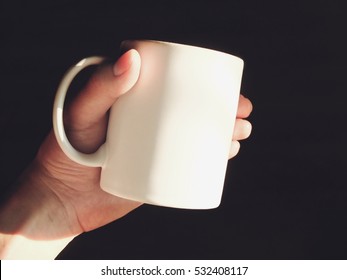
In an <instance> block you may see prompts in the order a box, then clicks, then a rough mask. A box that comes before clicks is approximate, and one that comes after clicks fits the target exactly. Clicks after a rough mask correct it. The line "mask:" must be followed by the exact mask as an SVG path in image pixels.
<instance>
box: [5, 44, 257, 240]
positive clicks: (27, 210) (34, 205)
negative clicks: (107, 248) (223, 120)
mask: <svg viewBox="0 0 347 280" xmlns="http://www.w3.org/2000/svg"><path fill="white" fill-rule="evenodd" d="M140 64H141V61H140V56H139V54H138V53H137V52H136V51H135V50H130V51H128V52H127V53H125V54H124V55H123V56H122V57H121V58H120V59H119V60H118V61H117V62H116V64H115V65H114V66H111V65H108V66H104V67H102V68H100V69H99V70H98V71H97V72H96V73H95V74H94V75H93V76H92V78H91V79H90V81H89V82H88V84H87V85H86V87H85V88H84V89H83V90H82V91H81V92H80V94H79V95H78V96H77V98H76V99H75V100H74V101H73V102H72V103H71V104H70V106H69V108H68V109H66V111H65V115H64V118H65V128H66V132H67V134H68V137H69V139H70V142H71V143H72V145H74V146H75V147H76V148H77V149H78V150H80V151H82V152H84V153H91V152H94V151H96V150H97V149H98V147H99V146H100V145H101V144H102V143H103V142H104V141H105V135H106V127H107V120H108V115H107V112H108V110H109V108H110V107H111V106H112V104H113V103H114V102H116V100H117V98H118V97H119V96H121V95H122V94H124V93H125V92H127V91H128V90H129V89H130V88H131V87H132V86H133V85H134V84H135V82H136V81H137V79H138V75H139V71H140ZM251 111H252V104H251V102H250V101H249V100H248V99H247V98H245V97H243V96H242V95H241V96H240V101H239V107H238V112H237V120H236V123H235V129H234V135H233V139H231V148H230V157H233V156H235V155H236V154H237V153H238V151H239V148H240V144H239V140H242V139H245V138H247V137H248V136H249V135H250V132H251V124H250V123H249V122H248V121H246V120H244V118H246V117H248V116H249V114H250V113H251ZM99 181H100V168H92V167H86V166H82V165H80V164H77V163H75V162H73V161H71V160H70V159H69V158H67V156H66V155H65V154H64V153H63V152H62V150H61V149H60V147H59V145H58V143H57V142H56V139H55V137H54V134H53V132H51V133H50V134H49V135H48V137H47V138H46V140H45V141H44V143H43V144H42V145H41V147H40V150H39V152H38V154H37V157H36V159H35V161H34V162H33V164H32V165H31V166H30V167H29V169H28V171H27V172H26V173H25V174H24V175H23V177H22V180H21V182H20V183H19V190H18V191H17V192H16V193H15V195H14V196H13V198H12V199H11V200H10V201H9V203H8V204H7V207H5V211H4V212H3V217H5V218H2V219H1V223H0V229H1V231H2V232H6V233H10V234H12V233H15V232H20V233H21V234H22V235H24V236H27V237H28V238H32V239H45V240H47V239H56V238H62V237H67V236H75V235H78V234H80V233H82V232H86V231H90V230H93V229H95V228H98V227H100V226H103V225H105V224H107V223H109V222H112V221H114V220H116V219H118V218H120V217H122V216H124V215H126V214H127V213H129V212H130V211H132V210H133V209H135V208H136V207H138V206H139V205H140V204H141V203H139V202H135V201H130V200H126V199H123V198H119V197H116V196H113V195H110V194H108V193H106V192H104V191H103V190H101V188H100V185H99ZM18 209H23V211H18ZM6 217H7V219H6Z"/></svg>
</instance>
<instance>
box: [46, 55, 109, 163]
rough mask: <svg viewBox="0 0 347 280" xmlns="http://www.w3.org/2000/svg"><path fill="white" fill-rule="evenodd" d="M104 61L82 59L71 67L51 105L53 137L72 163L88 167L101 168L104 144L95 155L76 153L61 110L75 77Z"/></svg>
mask: <svg viewBox="0 0 347 280" xmlns="http://www.w3.org/2000/svg"><path fill="white" fill-rule="evenodd" d="M105 60H106V58H105V57H101V56H93V57H88V58H85V59H82V60H81V61H80V62H78V63H77V64H76V65H74V66H72V67H71V68H70V69H69V70H68V71H67V72H66V74H65V75H64V77H63V79H62V80H61V82H60V85H59V87H58V89H57V92H56V95H55V99H54V105H53V129H54V134H55V137H56V139H57V141H58V144H59V146H60V148H61V149H62V150H63V152H64V153H65V154H66V155H67V156H68V157H69V158H70V159H71V160H73V161H75V162H77V163H79V164H82V165H85V166H90V167H101V166H103V164H104V162H105V159H106V150H105V144H103V145H102V146H101V147H100V148H99V149H98V150H97V151H96V152H95V153H92V154H85V153H82V152H79V151H77V150H76V149H75V148H74V147H73V146H72V145H71V143H70V142H69V140H68V138H67V136H66V133H65V128H64V122H63V109H64V101H65V97H66V93H67V90H68V88H69V86H70V84H71V82H72V80H73V79H74V78H75V77H76V75H77V74H78V73H79V72H80V71H81V70H83V69H84V68H86V67H88V66H91V65H96V64H101V63H102V62H104V61H105Z"/></svg>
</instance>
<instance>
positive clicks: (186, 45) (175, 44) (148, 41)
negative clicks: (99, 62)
mask: <svg viewBox="0 0 347 280" xmlns="http://www.w3.org/2000/svg"><path fill="white" fill-rule="evenodd" d="M136 42H138V43H141V42H143V43H146V42H147V43H153V44H161V45H165V46H175V47H180V48H192V49H200V50H204V51H209V52H215V53H218V54H222V55H227V56H229V57H232V58H234V59H237V60H239V61H240V62H241V63H242V64H243V63H244V60H243V59H242V58H241V57H239V56H236V55H233V54H230V53H227V52H224V51H219V50H216V49H211V48H206V47H200V46H196V45H191V44H184V43H176V42H172V41H162V40H154V39H126V40H123V41H122V42H121V48H123V47H125V46H126V45H127V44H131V43H136Z"/></svg>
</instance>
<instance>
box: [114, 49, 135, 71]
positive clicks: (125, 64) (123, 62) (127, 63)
mask: <svg viewBox="0 0 347 280" xmlns="http://www.w3.org/2000/svg"><path fill="white" fill-rule="evenodd" d="M126 55H127V54H126V53H125V54H123V55H122V56H121V57H120V58H119V59H118V60H117V62H116V63H115V64H114V65H113V69H112V70H113V75H115V76H120V75H122V74H123V73H125V72H126V71H128V70H129V68H130V67H131V64H132V60H131V59H126Z"/></svg>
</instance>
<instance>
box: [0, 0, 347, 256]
mask: <svg viewBox="0 0 347 280" xmlns="http://www.w3.org/2000/svg"><path fill="white" fill-rule="evenodd" d="M342 3H343V1H337V0H316V1H313V0H308V1H307V0H306V1H305V0H303V1H256V0H254V1H241V0H240V1H232V0H229V1H227V0H224V1H218V0H213V1H209V0H205V1H195V0H194V1H193V0H186V1H178V0H177V1H164V0H162V1H159V0H158V1H154V0H153V1H145V0H144V1H124V0H122V1H121V0H119V1H94V2H92V1H71V0H59V1H6V3H5V1H1V4H0V21H1V22H0V30H1V37H0V38H1V39H0V40H1V45H0V50H1V57H0V61H1V65H0V71H1V72H0V74H1V75H0V78H1V85H0V90H1V93H0V94H1V95H0V101H1V109H0V133H1V145H0V154H1V158H0V164H1V166H0V167H1V168H0V172H1V193H2V194H4V193H5V192H6V190H8V189H9V188H10V186H11V184H12V183H13V182H14V181H15V179H16V177H17V176H18V175H19V174H20V173H21V172H22V170H23V169H24V168H25V166H26V165H27V164H28V163H29V162H30V161H31V160H32V158H33V157H34V156H35V153H36V151H37V148H38V147H39V145H40V143H41V141H42V140H43V138H44V137H45V135H46V134H47V133H48V131H49V130H50V128H51V110H52V102H53V97H54V94H55V90H56V87H57V85H58V83H59V81H60V79H61V77H62V75H63V73H64V72H65V70H66V69H67V68H68V67H69V66H70V65H71V64H73V63H75V62H77V61H78V60H80V59H81V58H83V57H85V56H89V55H108V56H111V57H115V58H116V57H117V55H118V47H119V44H120V42H121V41H122V40H124V39H141V38H145V39H157V40H166V41H175V42H179V43H187V44H194V45H200V46H203V47H210V48H214V49H217V50H221V51H226V52H229V53H232V54H235V55H238V56H240V57H242V58H243V59H244V60H245V69H244V76H243V84H242V92H243V93H244V94H245V95H246V96H248V97H249V98H250V99H251V100H252V102H253V104H254V111H253V114H252V116H251V118H250V120H251V121H252V123H253V133H252V136H251V137H250V139H249V140H246V141H244V142H243V143H242V147H241V151H240V153H239V155H238V156H237V157H236V158H235V159H233V160H232V161H230V163H229V166H228V172H227V177H226V182H225V191H224V195H223V201H222V204H221V206H220V207H219V208H217V209H214V210H208V211H191V210H189V211H188V210H177V209H168V208H161V207H155V206H149V205H145V206H143V207H141V208H139V209H137V210H136V211H134V212H132V213H131V214H129V215H127V216H126V217H124V218H122V219H120V220H118V221H116V222H114V223H111V224H109V225H107V226H105V227H103V228H100V229H98V230H95V231H93V232H89V233H85V234H82V235H81V236H79V237H77V238H76V239H75V240H74V241H73V242H72V243H71V244H70V245H69V246H68V247H67V248H66V249H65V250H64V251H63V252H62V253H61V254H60V255H59V258H61V259H191V258H193V259H345V258H346V256H347V241H346V236H347V226H346V215H347V186H346V179H345V176H346V157H347V153H346V148H345V141H346V136H347V133H346V125H345V120H346V115H347V113H346V109H345V107H346V106H345V98H344V96H345V95H346V77H345V76H346V45H345V40H344V39H345V37H346V27H347V24H346V20H345V17H346V10H345V9H344V7H343V5H342Z"/></svg>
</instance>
